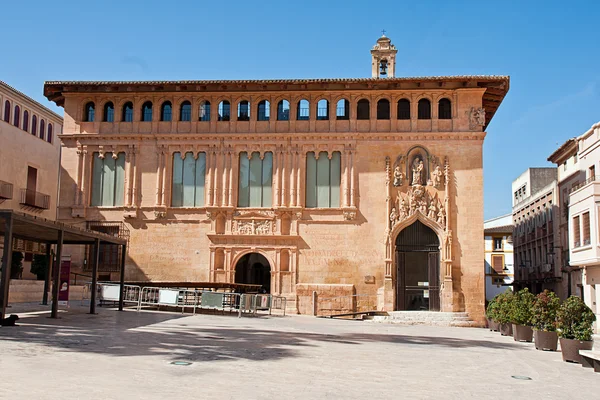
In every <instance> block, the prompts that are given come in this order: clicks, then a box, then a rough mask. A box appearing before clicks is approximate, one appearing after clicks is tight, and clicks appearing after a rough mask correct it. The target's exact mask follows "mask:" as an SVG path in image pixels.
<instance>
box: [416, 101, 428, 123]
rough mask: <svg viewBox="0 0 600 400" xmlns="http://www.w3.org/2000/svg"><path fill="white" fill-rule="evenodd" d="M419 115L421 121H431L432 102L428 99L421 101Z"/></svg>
mask: <svg viewBox="0 0 600 400" xmlns="http://www.w3.org/2000/svg"><path fill="white" fill-rule="evenodd" d="M417 114H418V115H417V117H418V118H419V119H431V102H429V100H427V99H421V100H419V110H418V113H417Z"/></svg>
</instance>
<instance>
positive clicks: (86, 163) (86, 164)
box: [79, 148, 94, 207]
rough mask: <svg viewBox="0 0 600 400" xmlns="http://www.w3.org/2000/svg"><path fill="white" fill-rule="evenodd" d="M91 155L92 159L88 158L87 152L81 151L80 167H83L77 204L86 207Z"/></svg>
mask: <svg viewBox="0 0 600 400" xmlns="http://www.w3.org/2000/svg"><path fill="white" fill-rule="evenodd" d="M93 154H94V153H92V157H91V158H90V157H88V151H87V149H86V148H84V149H83V158H82V165H83V173H82V176H81V195H80V198H79V204H80V205H82V206H84V207H86V206H87V205H88V204H89V201H88V199H89V196H88V190H89V189H88V186H90V184H89V180H90V175H91V164H92V162H93V160H92V159H93Z"/></svg>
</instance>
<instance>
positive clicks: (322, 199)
mask: <svg viewBox="0 0 600 400" xmlns="http://www.w3.org/2000/svg"><path fill="white" fill-rule="evenodd" d="M340 182H341V153H340V152H339V151H334V152H333V153H332V154H331V159H330V158H329V157H328V154H327V152H326V151H322V152H320V153H319V158H317V157H316V155H315V153H314V152H312V151H311V152H310V153H308V154H307V155H306V207H307V208H338V207H339V206H340Z"/></svg>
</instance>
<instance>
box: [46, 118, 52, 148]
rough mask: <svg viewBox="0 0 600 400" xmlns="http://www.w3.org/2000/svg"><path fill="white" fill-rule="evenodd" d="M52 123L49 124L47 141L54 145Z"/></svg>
mask: <svg viewBox="0 0 600 400" xmlns="http://www.w3.org/2000/svg"><path fill="white" fill-rule="evenodd" d="M52 130H53V129H52V122H49V123H48V135H47V138H46V140H47V141H48V143H52Z"/></svg>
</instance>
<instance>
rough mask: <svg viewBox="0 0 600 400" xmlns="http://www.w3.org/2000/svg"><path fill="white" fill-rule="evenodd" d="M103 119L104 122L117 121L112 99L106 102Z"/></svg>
mask: <svg viewBox="0 0 600 400" xmlns="http://www.w3.org/2000/svg"><path fill="white" fill-rule="evenodd" d="M102 120H103V121H104V122H115V106H114V104H113V103H112V101H109V102H108V103H106V104H104V115H103V118H102Z"/></svg>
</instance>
